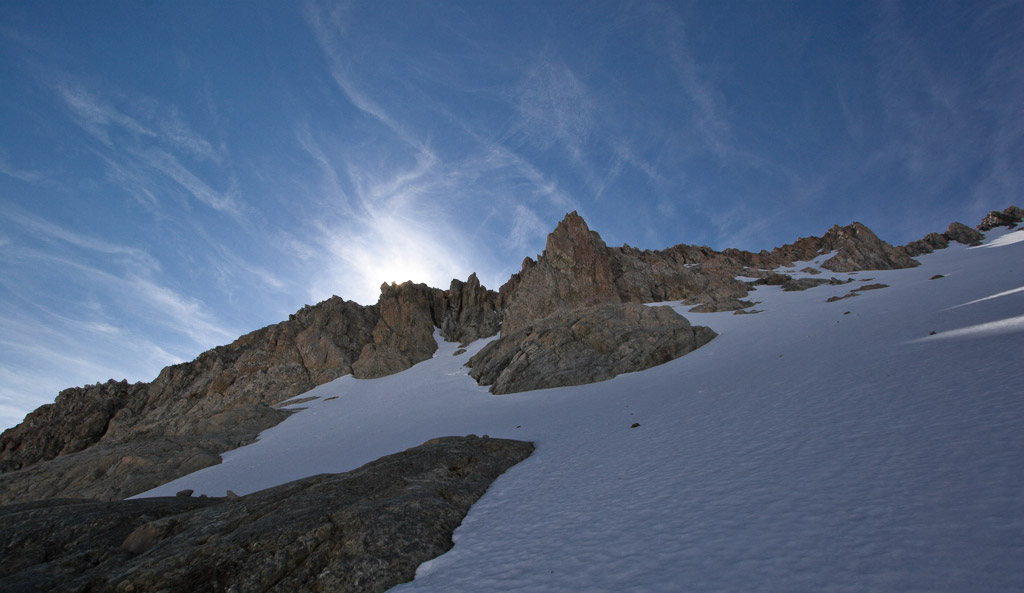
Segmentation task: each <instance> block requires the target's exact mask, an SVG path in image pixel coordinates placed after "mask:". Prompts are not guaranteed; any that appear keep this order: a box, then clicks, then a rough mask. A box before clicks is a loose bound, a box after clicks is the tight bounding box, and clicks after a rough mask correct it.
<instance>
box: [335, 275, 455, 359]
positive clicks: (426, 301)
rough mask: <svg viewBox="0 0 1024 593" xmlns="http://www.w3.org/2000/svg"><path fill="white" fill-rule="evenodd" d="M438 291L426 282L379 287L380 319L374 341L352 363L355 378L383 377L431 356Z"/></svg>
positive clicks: (438, 300) (433, 343) (439, 297)
mask: <svg viewBox="0 0 1024 593" xmlns="http://www.w3.org/2000/svg"><path fill="white" fill-rule="evenodd" d="M440 293H441V291H440V290H438V289H436V288H430V287H429V286H427V285H426V284H413V283H412V282H406V283H404V284H384V285H382V286H381V287H380V300H379V301H377V307H379V310H380V320H379V321H378V322H377V325H376V327H374V328H373V340H372V341H371V342H370V343H368V344H366V345H365V346H364V347H363V350H362V352H361V353H360V355H359V360H357V361H356V362H355V363H354V364H353V365H352V374H353V375H354V376H355V377H356V378H358V379H375V378H377V377H384V376H386V375H391V374H394V373H397V372H399V371H404V370H405V369H407V368H409V367H411V366H412V365H414V364H416V363H417V362H422V361H424V360H427V359H428V358H430V357H431V356H432V355H433V354H434V352H435V351H436V350H437V341H436V340H435V339H434V325H435V320H436V319H437V317H439V316H438V315H437V314H436V312H435V307H436V305H437V303H439V302H440V300H441V298H442V297H441V294H440Z"/></svg>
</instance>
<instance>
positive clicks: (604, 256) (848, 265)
mask: <svg viewBox="0 0 1024 593" xmlns="http://www.w3.org/2000/svg"><path fill="white" fill-rule="evenodd" d="M1022 214H1024V212H1022V211H1021V209H1020V208H1017V207H1010V208H1007V209H1006V210H1004V211H1003V212H993V213H991V214H989V215H988V216H987V217H986V218H985V221H983V223H982V225H979V228H983V229H985V228H992V227H993V226H997V225H1004V226H1010V225H1015V224H1016V223H1019V222H1020V221H1021V218H1022ZM982 238H983V236H982V235H981V233H979V232H978V231H976V230H974V229H971V228H969V227H967V226H965V225H962V224H960V223H954V224H952V225H950V227H949V229H947V231H946V232H945V233H942V234H938V233H932V234H930V235H928V236H927V237H925V238H924V239H922V240H920V241H915V242H913V243H911V244H908V245H906V246H904V247H894V246H892V245H889V244H888V243H885V242H884V241H882V240H881V239H879V238H878V237H877V236H875V235H874V233H872V232H871V231H870V229H868V228H867V227H865V226H864V225H861V224H859V223H854V224H851V225H848V226H845V227H840V226H834V227H832V228H831V229H829V230H828V231H827V232H826V233H825V234H824V235H823V236H822V237H808V238H804V239H800V240H798V241H796V242H795V243H792V244H790V245H785V246H782V247H779V248H775V249H773V250H772V251H761V252H758V253H752V252H747V251H740V250H735V249H726V250H724V251H721V252H718V251H715V250H712V249H710V248H708V247H700V246H694V245H677V246H675V247H670V248H668V249H664V250H660V251H651V250H639V249H636V248H633V247H630V246H628V245H623V246H622V247H608V246H607V245H606V244H605V243H604V241H603V240H602V239H601V237H600V235H598V234H597V233H596V232H594V231H591V230H590V229H589V228H588V227H587V225H586V223H585V222H584V221H583V219H582V218H581V217H579V216H578V215H577V214H576V213H571V214H569V215H567V216H566V217H565V219H564V220H562V221H561V222H560V223H559V224H558V226H557V227H556V229H555V230H554V232H552V233H551V235H550V236H549V237H548V240H547V245H546V249H545V250H544V252H543V253H542V254H541V255H540V256H538V257H537V258H536V260H534V259H532V258H527V259H526V260H524V262H523V265H522V269H521V270H520V271H519V272H518V273H516V274H513V275H512V277H511V278H510V279H509V281H508V282H506V283H505V285H503V286H502V287H501V288H500V289H499V290H498V291H497V292H495V291H493V290H488V289H486V288H485V287H483V286H481V285H480V283H479V281H478V280H477V278H476V276H475V275H473V276H470V278H469V279H468V280H467V281H466V282H462V281H459V280H453V281H452V283H451V285H450V287H449V288H448V289H447V290H441V289H437V288H430V287H428V286H426V285H423V284H413V283H409V282H407V283H404V284H400V285H396V284H390V285H389V284H385V285H384V286H382V290H381V297H380V300H379V301H378V303H377V304H376V305H372V306H362V305H358V304H356V303H353V302H348V301H344V300H342V299H340V298H337V297H334V298H331V299H328V300H327V301H324V302H322V303H319V304H317V305H315V306H312V307H305V308H303V309H302V310H300V311H299V312H297V313H296V314H294V315H292V316H290V318H289V319H288V320H287V321H284V322H281V323H279V324H276V325H272V326H268V327H266V328H263V329H260V330H257V331H255V332H252V333H250V334H247V335H245V336H243V337H241V338H239V339H238V340H236V341H235V342H233V343H232V344H230V345H227V346H221V347H218V348H214V349H213V350H210V351H207V352H205V353H203V354H201V355H200V356H199V357H198V358H197V359H196V360H194V361H192V362H188V363H183V364H179V365H174V366H171V367H167V368H165V369H164V370H163V371H162V372H161V373H160V375H159V376H158V377H157V378H156V379H155V380H154V381H153V382H151V383H135V384H128V383H126V382H120V383H117V382H113V381H110V382H107V383H105V384H96V385H91V386H86V387H81V388H72V389H68V390H65V391H63V392H61V394H60V395H59V396H58V397H57V400H56V402H55V403H53V404H49V405H46V406H42V407H40V408H39V409H37V410H36V411H34V412H32V413H31V414H29V415H28V416H27V417H26V419H25V421H24V422H23V423H22V424H20V425H18V426H16V427H14V428H11V429H9V430H7V431H5V432H4V433H3V434H0V472H2V475H0V503H9V502H16V501H30V500H41V499H45V498H51V497H60V496H85V497H90V498H96V499H102V500H114V499H119V498H124V497H127V496H130V495H132V494H136V493H139V492H142V491H145V490H148V489H150V488H153V487H155V486H157V485H159V484H162V483H164V482H167V481H169V480H171V479H173V478H176V477H179V476H182V475H185V474H187V473H190V472H192V471H195V470H197V469H200V468H202V467H206V466H209V465H212V464H215V463H218V462H219V455H220V453H222V452H224V451H227V450H230V449H232V448H235V447H238V446H241V445H243V444H245V443H247V442H250V441H251V440H252V439H253V438H255V436H256V435H257V434H258V433H259V432H260V431H261V430H264V429H266V428H268V427H270V426H273V425H274V424H276V423H278V422H280V421H281V420H282V419H283V418H285V417H286V416H287V413H286V412H284V411H282V410H280V409H277V408H275V407H274V405H275V404H277V403H280V402H282V401H284V400H287V399H288V398H290V397H292V396H294V395H296V394H299V393H302V392H304V391H307V390H309V389H311V388H312V387H314V386H316V385H319V384H322V383H325V382H327V381H330V380H332V379H335V378H337V377H339V376H342V375H346V374H352V375H353V376H355V377H357V378H374V377H381V376H385V375H388V374H392V373H395V372H399V371H401V370H404V369H407V368H409V367H410V366H412V365H414V364H416V363H417V362H420V361H423V360H426V359H427V358H429V357H430V356H431V355H432V354H433V353H434V351H435V350H436V347H437V346H436V342H435V341H434V337H433V332H434V328H435V327H437V328H440V330H441V335H442V336H443V337H444V338H445V339H446V340H449V341H457V342H460V343H467V342H470V341H473V340H475V339H478V338H485V337H490V336H493V335H495V334H497V333H498V332H499V331H500V332H501V333H502V336H503V338H502V340H499V341H498V342H495V345H494V347H493V348H489V349H488V353H487V354H486V355H485V353H484V352H481V353H479V354H478V355H477V356H476V357H474V359H473V362H472V363H471V365H472V367H473V373H474V377H478V378H481V381H482V382H483V383H485V384H487V382H488V381H493V382H494V383H495V391H496V392H498V391H501V392H507V391H515V390H518V389H534V388H541V387H550V386H554V385H564V384H577V383H582V382H587V381H593V380H602V379H605V378H608V377H609V376H614V374H617V373H620V372H626V371H629V370H640V369H641V368H645V366H644V365H646V366H650V364H658V361H661V362H664V360H667V359H670V358H671V357H672V356H678V355H681V354H683V353H685V352H686V351H688V349H690V348H692V347H697V346H699V345H700V343H702V342H701V340H704V341H706V339H707V338H708V337H709V336H708V335H707V334H706V333H701V331H700V329H701V328H692V329H691V331H692V332H693V335H694V336H697V337H696V339H693V338H691V340H692V343H691V346H681V345H679V344H676V345H675V346H672V347H671V348H668V349H667V350H666V347H665V344H663V343H658V342H656V341H647V343H644V340H642V339H639V338H638V339H636V340H632V341H628V342H624V343H619V344H614V345H613V344H611V343H610V342H609V341H608V339H606V337H605V336H602V335H600V332H598V333H597V334H595V336H596V337H595V339H593V340H591V341H590V344H591V346H592V347H590V348H589V349H587V350H586V352H577V353H576V354H575V355H574V356H573V357H569V359H568V360H570V364H568V365H563V367H564V368H565V369H568V370H567V371H566V372H565V373H562V372H559V373H551V372H535V373H533V374H532V375H531V376H533V377H536V379H535V380H533V381H530V382H526V383H523V382H520V384H519V385H518V386H516V385H515V383H516V380H515V379H514V376H515V374H516V372H521V371H522V370H523V367H522V365H523V364H525V363H526V362H530V360H527V359H531V357H529V356H526V354H525V353H527V352H537V353H538V354H541V356H539V357H538V356H535V357H532V360H533V361H535V363H536V364H537V365H539V366H535V367H534V369H535V370H537V369H547V370H548V371H550V369H551V368H553V367H551V364H552V361H554V362H558V360H562V362H564V361H565V360H567V359H566V356H564V354H565V353H566V352H567V351H566V350H565V349H564V347H563V346H564V344H567V343H570V342H573V339H571V338H572V336H574V335H576V334H572V333H570V334H564V331H565V327H564V326H560V325H559V324H564V323H570V321H571V323H573V324H575V323H576V322H578V321H579V320H580V319H582V317H579V316H578V315H577V313H574V312H578V311H582V310H585V309H586V308H593V307H595V306H600V305H614V304H622V303H644V302H657V301H667V300H684V301H686V302H687V303H688V304H691V305H697V307H696V308H694V309H692V311H728V310H737V311H738V310H742V309H744V308H745V307H749V306H750V303H748V302H745V301H744V300H743V299H744V298H745V297H746V296H747V294H748V292H749V291H750V289H751V286H752V284H754V282H748V281H746V280H740V279H739V278H753V279H757V280H756V283H769V284H783V285H786V286H787V288H792V289H803V288H807V287H809V286H813V285H815V284H817V283H821V282H828V281H829V280H827V279H800V280H794V279H793V278H792V277H790V276H788V275H786V274H781V273H779V272H776V271H774V270H777V269H778V268H780V267H791V266H793V264H794V263H795V262H800V261H809V260H813V259H815V258H820V257H823V256H824V255H826V254H828V258H827V260H826V261H825V262H824V263H823V264H822V266H821V267H823V268H825V269H829V270H834V271H836V272H847V271H855V270H867V269H898V268H906V267H911V266H915V265H917V262H916V261H915V260H914V259H912V257H913V256H915V255H920V254H921V253H927V252H929V251H930V250H933V249H937V248H942V247H944V246H945V245H948V243H949V241H959V242H961V243H966V244H973V243H976V242H978V241H980V240H981V239H982ZM603 311H605V312H607V311H610V310H603ZM622 311H624V309H621V310H619V311H616V312H615V313H614V316H615V317H617V318H623V319H624V321H621V323H622V324H624V325H622V326H621V329H622V331H621V332H619V333H622V334H629V333H630V332H631V331H632V330H637V329H638V328H640V329H642V328H643V327H645V326H644V325H643V324H644V323H645V322H644V321H643V318H642V316H639V315H634V316H632V317H631V316H630V315H625V314H624V313H622ZM590 314H591V315H592V314H593V311H591V313H590ZM673 315H675V316H676V317H679V316H678V315H676V314H674V313H673ZM559 316H560V317H559ZM549 318H550V319H553V320H555V321H552V322H551V323H552V324H553V325H552V326H551V327H547V326H544V324H543V323H541V322H545V320H547V319H549ZM605 318H606V319H607V318H609V317H607V316H605ZM558 319H561V321H557V320H558ZM679 319H682V318H681V317H679ZM683 322H685V320H683ZM545 323H546V322H545ZM676 323H677V324H678V322H676ZM591 325H593V323H591ZM679 326H680V327H682V325H681V324H679ZM541 327H543V328H545V329H543V331H541V332H540V334H543V336H545V337H543V338H542V339H526V341H520V342H513V341H511V339H512V336H516V335H519V336H523V335H524V334H523V332H525V335H527V336H528V335H530V334H531V328H533V331H532V333H533V334H534V338H537V336H538V335H540V334H538V330H537V328H541ZM686 327H689V323H686ZM545 332H547V333H545ZM560 332H561V333H562V334H564V335H563V336H562V337H557V336H558V335H559V333H560ZM680 332H682V333H681V334H680V335H682V334H685V330H680ZM633 333H634V334H635V335H637V336H639V335H640V334H642V333H643V332H636V331H633ZM698 334H700V335H702V336H703V337H700V336H699V335H698ZM565 335H568V336H569V337H568V338H566V337H565ZM553 336H554V337H553ZM677 337H678V336H677ZM499 344H500V346H499ZM575 344H576V345H577V346H578V345H579V342H578V341H577V342H575ZM613 346H614V347H613ZM620 348H624V349H623V350H620ZM616 352H618V353H620V354H621V353H629V354H630V356H627V357H625V358H631V359H632V360H634V361H635V364H634V365H628V366H623V365H620V366H616V365H615V364H610V365H609V364H599V363H598V362H597V361H598V360H599V359H600V357H601V356H608V355H609V354H611V355H612V358H613V359H614V358H615V356H617V355H616V354H615V353H616ZM510 353H511V355H510ZM517 353H520V354H518V358H517ZM666 356H668V357H669V358H666ZM619 358H622V357H619ZM597 367H602V368H604V370H603V371H602V372H591V371H593V369H595V368H597ZM571 369H576V371H573V372H570V371H571ZM513 371H516V372H513ZM503 373H504V375H505V377H508V379H507V380H505V379H501V377H502V374H503ZM551 377H559V378H558V379H557V380H555V379H550V378H551ZM558 381H563V382H558ZM499 384H500V385H499Z"/></svg>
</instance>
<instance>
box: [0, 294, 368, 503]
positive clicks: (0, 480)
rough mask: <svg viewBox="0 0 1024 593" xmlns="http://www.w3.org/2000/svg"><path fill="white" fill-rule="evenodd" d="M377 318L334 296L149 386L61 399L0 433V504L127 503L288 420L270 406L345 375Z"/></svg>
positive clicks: (116, 386)
mask: <svg viewBox="0 0 1024 593" xmlns="http://www.w3.org/2000/svg"><path fill="white" fill-rule="evenodd" d="M377 318H378V314H377V308H376V307H363V306H362V305H358V304H356V303H353V302H349V301H343V300H342V299H340V298H337V297H334V298H332V299H329V300H327V301H324V302H322V303H320V304H318V305H316V306H314V307H305V308H303V309H302V310H300V311H298V312H297V313H295V314H294V315H292V316H291V317H290V318H289V319H288V321H284V322H281V323H278V324H275V325H271V326H268V327H265V328H263V329H260V330H257V331H254V332H251V333H249V334H246V335H244V336H242V337H241V338H239V339H238V340H235V341H234V342H233V343H231V344H229V345H227V346H220V347H217V348H214V349H213V350H209V351H207V352H204V353H203V354H201V355H200V356H199V357H198V358H196V359H195V360H194V361H192V362H187V363H182V364H178V365H174V366H170V367H167V368H165V369H164V370H163V371H161V373H160V375H159V376H158V377H157V378H156V379H155V380H154V381H153V382H152V383H136V384H133V385H129V384H127V383H125V382H121V383H116V382H108V383H106V384H102V385H93V386H88V387H85V388H76V389H71V390H65V391H64V392H62V394H61V397H58V399H57V400H56V401H55V402H54V403H53V404H48V405H46V406H42V407H40V408H39V409H37V410H36V411H34V412H32V413H31V414H29V416H28V417H27V418H26V420H25V422H23V423H22V424H19V425H18V426H15V427H13V428H11V429H9V430H7V431H4V432H3V434H0V470H2V471H3V474H2V475H0V501H14V500H33V499H36V498H39V497H44V496H68V495H71V494H76V495H83V494H87V495H94V496H99V497H101V498H106V497H121V496H130V495H132V494H137V493H138V492H142V491H144V490H147V489H149V488H153V487H155V486H157V485H159V484H162V483H164V482H167V481H169V480H171V479H174V478H176V477H179V476H182V475H184V474H186V473H190V472H192V471H196V470H198V469H201V468H202V467H206V466H208V465H212V464H214V463H219V461H220V458H219V454H220V453H222V452H224V451H227V450H230V449H233V448H235V447H239V446H241V445H244V444H246V443H249V442H252V440H253V439H255V438H256V435H258V434H259V432H260V431H262V430H265V429H267V428H269V427H271V426H273V425H275V424H277V423H278V422H280V421H281V420H283V419H284V418H285V417H287V415H288V414H287V413H286V412H283V411H281V410H276V409H273V408H272V407H271V406H272V404H274V403H277V402H280V401H283V400H286V399H288V398H290V397H292V396H294V395H297V394H299V393H302V392H304V391H308V390H309V389H312V388H313V387H315V386H317V385H319V384H321V383H324V382H326V381H330V380H331V379H334V378H337V377H340V376H342V375H345V374H348V373H350V372H351V370H352V363H353V361H354V360H356V359H357V357H358V356H359V353H360V352H361V351H362V349H363V346H364V345H365V344H366V343H369V342H370V341H372V339H373V337H372V333H371V332H372V330H373V328H374V326H375V325H376V324H377ZM94 448H95V451H93V449H94ZM86 453H89V454H88V455H86ZM64 457H70V458H69V459H67V460H64V461H62V462H61V463H53V462H54V461H56V460H58V459H62V458H64ZM49 463H52V465H49V466H47V467H38V468H35V466H36V465H37V464H49ZM33 468H35V469H34V470H33V471H31V472H27V473H24V474H22V475H19V474H21V472H24V471H25V470H27V469H33ZM74 476H77V477H79V478H80V480H79V481H75V480H73V479H72V477H74ZM129 476H130V477H131V479H128V477H129ZM127 484H131V485H134V486H136V487H138V488H139V489H138V490H134V491H132V490H126V489H125V485H127Z"/></svg>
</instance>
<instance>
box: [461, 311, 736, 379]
mask: <svg viewBox="0 0 1024 593" xmlns="http://www.w3.org/2000/svg"><path fill="white" fill-rule="evenodd" d="M716 335H717V334H715V332H714V331H712V330H710V329H709V328H706V327H693V326H691V325H690V323H689V322H688V321H687V320H686V318H684V317H683V316H681V315H679V314H678V313H676V312H675V311H673V310H672V309H671V308H670V307H647V306H644V305H640V304H637V303H611V304H604V305H595V306H591V307H582V308H578V309H572V310H562V311H558V312H556V313H554V314H552V315H550V316H548V317H545V318H544V319H542V320H538V321H535V322H533V323H530V324H529V325H527V326H525V327H521V328H519V329H518V330H516V331H515V332H511V333H508V334H505V333H504V332H503V334H502V337H501V338H499V339H497V340H495V341H493V342H491V343H490V344H488V345H487V346H485V347H484V348H483V349H481V350H480V352H478V353H477V354H476V355H475V356H473V357H472V358H471V359H470V361H469V367H470V369H471V370H470V372H469V374H470V376H472V377H473V378H474V379H476V380H477V382H478V383H479V384H480V385H490V386H491V392H492V393H495V394H506V393H514V392H518V391H528V390H532V389H545V388H549V387H561V386H566V385H581V384H584V383H594V382H597V381H604V380H606V379H611V378H612V377H614V376H616V375H619V374H622V373H628V372H634V371H641V370H643V369H646V368H649V367H652V366H655V365H659V364H662V363H665V362H668V361H670V360H673V359H675V358H678V357H680V356H682V355H684V354H686V353H688V352H690V351H692V350H694V349H696V348H699V347H700V346H702V345H704V344H706V343H707V342H709V341H711V339H712V338H714V337H715V336H716Z"/></svg>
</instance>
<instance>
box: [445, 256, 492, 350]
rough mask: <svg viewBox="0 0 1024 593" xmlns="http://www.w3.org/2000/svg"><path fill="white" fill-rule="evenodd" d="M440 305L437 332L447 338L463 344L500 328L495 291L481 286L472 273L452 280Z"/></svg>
mask: <svg viewBox="0 0 1024 593" xmlns="http://www.w3.org/2000/svg"><path fill="white" fill-rule="evenodd" d="M443 309H444V310H443V313H442V315H441V323H440V327H441V336H442V337H443V338H444V339H445V340H447V341H449V342H458V343H459V344H463V345H465V344H469V343H470V342H474V341H476V340H479V339H480V338H489V337H491V336H493V335H495V334H497V333H498V332H499V331H500V330H501V312H500V310H499V307H498V293H496V292H494V291H493V290H487V289H486V288H484V287H483V286H481V285H480V280H479V279H478V278H477V277H476V274H470V275H469V279H468V280H466V281H465V282H462V281H461V280H452V283H451V286H450V287H449V288H448V293H447V294H446V295H445V298H444V306H443Z"/></svg>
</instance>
